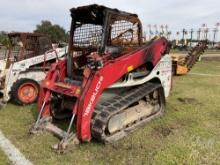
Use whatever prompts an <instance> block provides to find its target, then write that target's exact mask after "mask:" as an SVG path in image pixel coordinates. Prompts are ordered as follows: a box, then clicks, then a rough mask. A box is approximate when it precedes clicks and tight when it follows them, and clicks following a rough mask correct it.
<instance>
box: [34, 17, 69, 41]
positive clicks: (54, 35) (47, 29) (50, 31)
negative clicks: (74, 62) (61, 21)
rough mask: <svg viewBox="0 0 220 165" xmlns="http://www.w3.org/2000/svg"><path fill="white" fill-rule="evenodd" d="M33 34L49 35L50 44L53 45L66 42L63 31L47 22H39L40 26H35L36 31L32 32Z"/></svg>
mask: <svg viewBox="0 0 220 165" xmlns="http://www.w3.org/2000/svg"><path fill="white" fill-rule="evenodd" d="M34 32H39V33H45V34H47V35H49V37H50V38H51V40H52V42H54V43H60V42H66V41H67V34H66V31H65V29H64V28H63V27H61V26H59V25H57V24H54V25H53V24H52V23H51V22H50V21H47V20H43V21H41V24H38V25H37V26H36V30H34Z"/></svg>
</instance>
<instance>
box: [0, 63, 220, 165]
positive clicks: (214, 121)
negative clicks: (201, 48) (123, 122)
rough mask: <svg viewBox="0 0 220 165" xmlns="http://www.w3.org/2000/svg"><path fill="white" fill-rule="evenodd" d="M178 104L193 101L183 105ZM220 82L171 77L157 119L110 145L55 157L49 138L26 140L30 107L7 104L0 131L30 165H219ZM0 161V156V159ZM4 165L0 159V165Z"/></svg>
mask: <svg viewBox="0 0 220 165" xmlns="http://www.w3.org/2000/svg"><path fill="white" fill-rule="evenodd" d="M219 70H220V62H205V61H204V62H199V63H197V64H196V65H195V67H194V68H193V69H192V71H191V72H196V73H209V74H218V75H220V72H219ZM178 98H193V99H194V101H193V102H192V103H191V104H184V103H181V102H180V101H178ZM219 100H220V77H207V76H197V75H190V74H188V75H185V76H177V77H174V85H173V90H172V94H171V96H170V97H169V98H168V100H167V108H166V112H165V114H164V116H163V117H161V118H158V119H156V120H153V121H152V122H151V123H149V124H148V125H146V126H145V127H143V128H140V129H139V130H137V131H135V132H134V133H132V134H130V135H129V136H127V137H125V138H124V139H122V140H119V141H117V142H115V143H114V144H109V145H103V144H100V143H98V142H96V141H92V142H91V143H84V144H81V145H79V146H76V148H75V150H73V151H72V152H70V153H67V154H65V155H59V154H57V153H55V152H54V151H52V150H51V149H50V146H51V145H53V144H55V143H57V142H58V139H56V138H55V137H53V136H52V135H51V134H48V133H47V134H44V135H42V136H33V137H32V136H29V135H28V129H29V128H30V127H31V125H32V124H33V122H34V121H35V119H36V115H37V109H36V105H34V106H27V107H18V106H15V105H12V104H9V105H8V106H7V107H6V109H4V110H1V111H0V129H1V130H2V131H3V133H4V134H5V135H6V136H7V137H8V138H9V139H10V140H11V141H12V142H13V144H14V145H15V146H16V147H18V148H19V149H20V151H21V152H22V153H24V155H25V156H26V157H27V158H28V159H30V160H31V161H32V162H33V163H34V164H126V165H127V164H220V140H219V137H220V113H219V110H220V101H219ZM0 155H1V153H0ZM4 161H7V159H5V158H1V156H0V162H4Z"/></svg>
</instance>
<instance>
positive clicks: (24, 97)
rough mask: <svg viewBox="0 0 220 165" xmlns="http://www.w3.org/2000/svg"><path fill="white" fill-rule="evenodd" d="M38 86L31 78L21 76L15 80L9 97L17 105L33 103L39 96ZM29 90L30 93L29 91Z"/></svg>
mask: <svg viewBox="0 0 220 165" xmlns="http://www.w3.org/2000/svg"><path fill="white" fill-rule="evenodd" d="M39 91H40V86H39V84H38V83H37V82H36V81H34V80H32V79H26V78H21V79H19V80H17V81H16V82H15V83H14V84H13V86H12V90H11V99H12V101H13V102H14V103H16V104H18V105H28V104H33V103H35V102H36V101H37V99H38V96H39ZM30 92H31V93H30Z"/></svg>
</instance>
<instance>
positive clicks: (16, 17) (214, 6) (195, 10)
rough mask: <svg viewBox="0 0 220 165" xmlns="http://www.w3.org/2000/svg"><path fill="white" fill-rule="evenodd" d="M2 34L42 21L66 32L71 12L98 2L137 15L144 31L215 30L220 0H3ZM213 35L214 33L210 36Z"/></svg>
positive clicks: (0, 8)
mask: <svg viewBox="0 0 220 165" xmlns="http://www.w3.org/2000/svg"><path fill="white" fill-rule="evenodd" d="M0 2H1V3H0V31H2V30H4V31H33V30H34V29H35V26H36V24H38V23H40V21H41V20H50V21H51V22H52V23H54V24H59V25H61V26H62V27H64V28H65V29H66V30H69V26H70V13H69V9H70V8H72V7H77V6H82V5H88V4H93V3H98V4H102V5H106V6H108V7H113V8H118V9H120V10H124V11H128V12H132V13H137V14H138V15H139V17H140V19H141V21H142V22H143V25H144V28H146V27H147V25H148V24H158V25H161V24H167V25H168V26H169V28H170V29H172V30H173V31H177V30H180V29H182V28H187V29H190V28H198V27H200V26H201V24H203V23H206V24H207V25H208V26H209V27H210V28H213V27H214V25H215V24H216V23H217V22H220V0H110V1H107V0H94V1H90V0H83V1H82V0H63V1H61V0H0ZM210 35H211V34H210Z"/></svg>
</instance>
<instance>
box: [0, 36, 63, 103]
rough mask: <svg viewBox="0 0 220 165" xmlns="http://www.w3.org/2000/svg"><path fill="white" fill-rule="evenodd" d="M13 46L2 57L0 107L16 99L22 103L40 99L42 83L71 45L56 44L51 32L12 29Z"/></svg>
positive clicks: (0, 65)
mask: <svg viewBox="0 0 220 165" xmlns="http://www.w3.org/2000/svg"><path fill="white" fill-rule="evenodd" d="M8 37H9V40H10V46H9V49H8V53H7V54H6V56H5V57H4V58H3V59H2V60H0V107H1V106H2V105H4V104H5V103H7V102H8V101H9V100H12V101H13V102H14V103H16V104H19V105H26V104H32V103H34V102H36V101H37V98H38V94H39V83H40V82H41V81H42V80H43V79H44V78H45V76H46V73H47V71H48V70H49V69H50V66H51V64H53V63H54V62H56V61H57V60H58V59H59V58H62V57H63V56H64V55H65V54H66V52H67V46H66V47H63V48H56V49H53V48H52V43H51V41H50V39H49V38H48V36H46V35H44V34H40V33H9V34H8Z"/></svg>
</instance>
